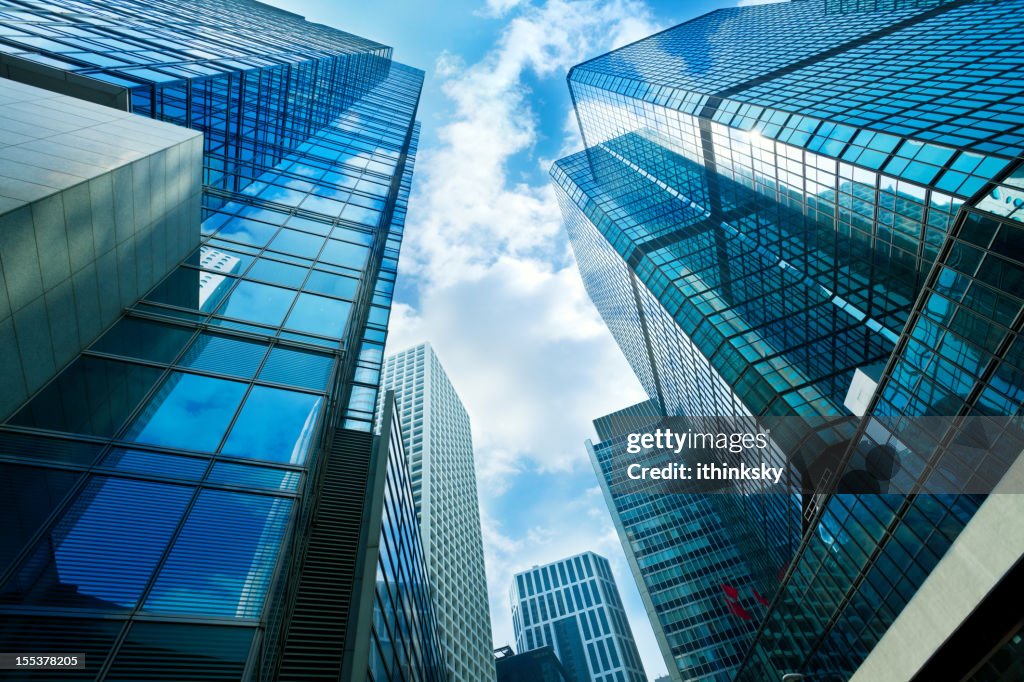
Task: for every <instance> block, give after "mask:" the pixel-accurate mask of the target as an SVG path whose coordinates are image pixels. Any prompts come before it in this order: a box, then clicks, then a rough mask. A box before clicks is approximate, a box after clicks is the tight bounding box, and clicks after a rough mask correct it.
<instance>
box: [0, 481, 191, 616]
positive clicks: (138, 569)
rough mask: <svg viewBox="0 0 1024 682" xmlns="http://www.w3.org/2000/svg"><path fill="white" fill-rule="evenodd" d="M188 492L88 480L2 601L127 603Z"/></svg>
mask: <svg viewBox="0 0 1024 682" xmlns="http://www.w3.org/2000/svg"><path fill="white" fill-rule="evenodd" d="M191 495H192V488H189V487H187V486H177V485H166V484H163V483H149V482H144V481H134V480H128V479H121V478H103V477H94V478H93V479H92V480H91V481H89V483H88V484H86V486H85V488H84V489H83V490H82V492H81V493H80V494H79V496H78V498H77V499H76V500H75V502H73V503H72V505H71V507H70V508H69V509H68V510H67V511H66V512H65V513H64V515H63V517H61V519H60V520H59V521H58V522H57V524H56V525H55V526H54V528H52V529H51V530H50V532H49V533H48V534H47V535H46V536H45V537H44V538H42V539H41V540H40V541H39V543H38V545H37V547H36V550H35V552H34V553H33V555H32V556H31V558H30V559H29V560H28V561H27V562H26V563H25V564H24V566H23V567H22V568H21V570H19V571H18V572H17V573H16V574H15V575H14V576H12V577H11V579H10V580H8V581H7V583H6V584H5V585H4V588H3V598H4V599H5V600H13V601H21V602H30V603H43V604H53V605H72V606H80V607H86V608H99V609H117V608H126V607H132V606H134V604H135V601H136V600H137V599H138V598H139V596H140V595H141V594H142V590H143V588H144V587H145V586H146V583H147V582H148V581H149V576H150V573H151V572H152V570H153V568H154V567H155V566H156V564H157V562H158V561H159V560H160V557H161V555H162V554H163V552H164V549H165V548H166V546H167V543H168V542H169V541H170V539H171V534H172V533H173V532H174V529H175V527H177V525H178V521H179V519H180V518H181V514H182V513H183V512H184V510H185V506H186V504H187V503H188V500H189V498H190V497H191Z"/></svg>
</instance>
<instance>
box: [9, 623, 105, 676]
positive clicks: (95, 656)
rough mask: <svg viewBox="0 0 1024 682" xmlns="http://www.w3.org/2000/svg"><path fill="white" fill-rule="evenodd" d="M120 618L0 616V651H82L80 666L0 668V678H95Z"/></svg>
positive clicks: (79, 652)
mask: <svg viewBox="0 0 1024 682" xmlns="http://www.w3.org/2000/svg"><path fill="white" fill-rule="evenodd" d="M122 627H124V624H123V622H121V621H116V620H84V619H78V618H49V617H45V616H35V617H29V616H10V615H5V616H4V617H3V618H0V651H6V652H39V653H44V652H45V653H58V652H67V653H78V654H85V668H84V669H82V670H68V669H64V670H33V671H32V672H31V673H27V674H26V673H25V671H23V670H0V680H2V681H3V682H26V680H28V682H66V681H68V680H76V681H78V680H81V681H82V682H84V681H85V680H95V679H96V675H97V674H98V673H99V670H100V668H101V667H102V666H103V663H104V661H106V660H107V654H109V653H110V648H111V647H112V646H113V645H114V639H115V638H116V637H117V635H118V633H120V632H121V628H122Z"/></svg>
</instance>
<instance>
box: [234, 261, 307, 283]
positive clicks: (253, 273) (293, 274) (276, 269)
mask: <svg viewBox="0 0 1024 682" xmlns="http://www.w3.org/2000/svg"><path fill="white" fill-rule="evenodd" d="M247 276H248V277H251V278H253V279H262V280H266V281H268V282H273V283H274V284H283V285H284V286H286V287H297V286H301V285H302V282H303V281H304V280H305V279H306V268H300V267H299V266H297V265H288V264H287V263H281V262H280V261H276V260H267V259H265V258H260V259H259V260H257V261H256V263H255V264H254V265H253V266H252V269H251V270H249V273H248V275H247Z"/></svg>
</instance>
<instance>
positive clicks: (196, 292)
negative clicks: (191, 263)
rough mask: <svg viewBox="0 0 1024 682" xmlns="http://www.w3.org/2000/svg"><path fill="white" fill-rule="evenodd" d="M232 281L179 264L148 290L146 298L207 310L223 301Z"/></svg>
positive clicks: (229, 278)
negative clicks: (179, 265)
mask: <svg viewBox="0 0 1024 682" xmlns="http://www.w3.org/2000/svg"><path fill="white" fill-rule="evenodd" d="M235 281H236V280H235V279H234V278H233V277H227V276H225V275H221V274H218V273H215V272H209V271H206V270H195V269H193V268H186V267H180V268H178V269H177V270H175V271H174V272H172V273H171V274H170V275H169V276H168V277H167V279H165V280H164V281H163V282H161V283H160V284H158V285H157V286H156V287H155V288H154V289H153V291H151V292H149V294H148V295H147V296H146V300H147V301H155V302H157V303H166V304H167V305H173V306H178V307H179V308H188V309H190V310H201V311H203V312H209V311H211V310H213V309H214V308H216V307H217V305H218V304H219V303H220V302H221V300H223V298H224V296H225V295H226V294H227V292H228V291H229V290H230V289H231V285H232V284H234V283H235Z"/></svg>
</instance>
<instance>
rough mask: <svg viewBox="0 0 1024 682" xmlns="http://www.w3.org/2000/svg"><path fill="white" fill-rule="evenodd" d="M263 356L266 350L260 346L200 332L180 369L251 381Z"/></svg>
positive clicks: (183, 358) (182, 361) (264, 346)
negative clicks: (202, 371)
mask: <svg viewBox="0 0 1024 682" xmlns="http://www.w3.org/2000/svg"><path fill="white" fill-rule="evenodd" d="M266 354H267V347H266V345H264V344H262V343H259V342H256V341H247V340H245V339H236V338H231V337H227V336H221V335H220V334H208V333H206V332H203V333H202V334H200V335H199V336H198V337H197V338H196V341H195V343H193V344H192V347H191V348H189V349H188V351H187V352H186V353H185V355H184V357H182V359H181V363H180V364H181V366H182V367H192V368H195V369H204V370H206V371H208V372H217V373H218V374H227V375H229V376H234V377H241V378H243V379H251V378H252V376H253V375H254V374H256V369H257V368H258V367H259V366H260V362H261V361H262V360H263V356H264V355H266Z"/></svg>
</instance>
